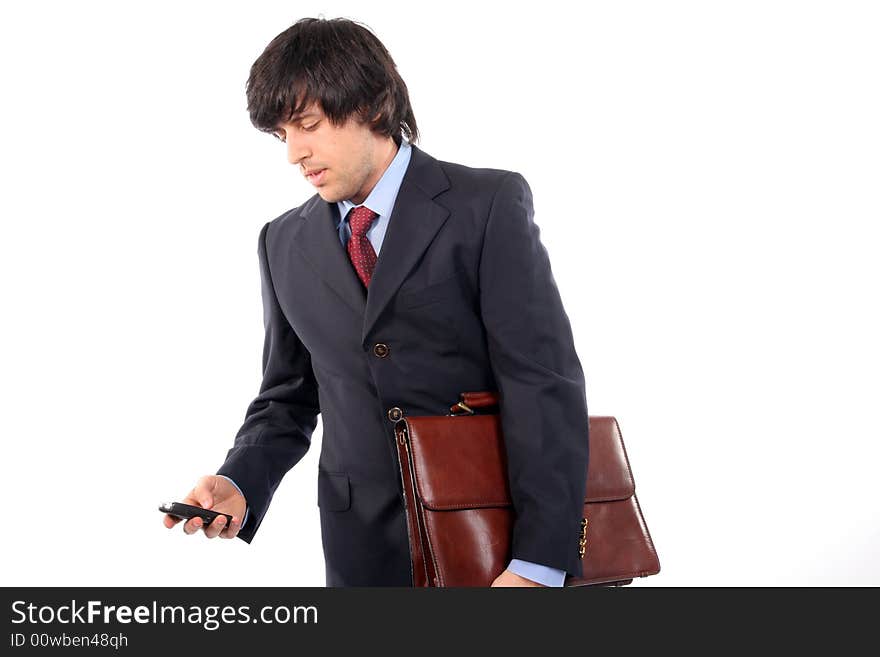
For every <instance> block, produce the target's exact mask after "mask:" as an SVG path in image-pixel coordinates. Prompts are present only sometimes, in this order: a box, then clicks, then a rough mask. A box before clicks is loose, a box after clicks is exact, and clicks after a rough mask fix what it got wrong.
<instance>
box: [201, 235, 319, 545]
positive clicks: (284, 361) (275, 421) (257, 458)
mask: <svg viewBox="0 0 880 657" xmlns="http://www.w3.org/2000/svg"><path fill="white" fill-rule="evenodd" d="M268 228H269V224H266V225H265V226H263V230H262V231H261V232H260V239H259V245H258V254H259V259H260V279H261V293H262V300H263V326H264V328H265V339H264V342H263V380H262V383H261V385H260V391H259V394H258V395H257V397H256V399H254V400H253V401H252V402H251V403H250V405H249V406H248V409H247V412H246V414H245V419H244V423H243V424H242V426H241V428H240V429H239V431H238V434H237V435H236V437H235V441H234V444H233V447H232V449H230V450H229V452H228V453H227V455H226V461H225V463H223V465H222V466H221V467H220V469H219V470H218V471H217V474H219V475H223V476H226V477H229V478H230V479H232V480H233V481H234V482H235V483H236V485H237V486H238V487H239V488H240V489H241V491H242V493H243V494H244V496H245V499H246V500H247V508H248V517H247V519H246V520H247V522H246V523H245V524H244V525H242V528H241V529H240V530H239V533H238V537H239V538H241V539H242V540H244V541H245V542H247V543H250V542H251V541H252V540H253V537H254V534H256V532H257V529H259V527H260V523H261V522H262V521H263V517H264V516H265V515H266V511H267V509H268V508H269V504H270V502H271V501H272V496H273V495H274V493H275V489H276V488H277V487H278V484H279V483H281V479H282V478H283V477H284V475H285V474H286V473H287V472H288V471H289V470H290V469H291V468H292V467H293V466H294V465H295V464H296V463H297V462H298V461H299V460H300V459H301V458H302V457H303V456H304V455H305V453H306V452H307V451H308V449H309V445H310V444H311V436H312V432H313V431H314V430H315V427H316V426H317V422H318V420H317V416H318V413H319V412H320V406H319V402H318V384H317V381H316V380H315V375H314V372H313V370H312V362H311V356H310V354H309V352H308V351H307V350H306V348H305V346H303V344H302V342H301V341H300V339H299V337H298V336H297V335H296V333H295V332H294V330H293V328H292V327H291V326H290V324H289V323H288V321H287V319H286V318H285V316H284V314H283V313H282V311H281V307H280V306H279V304H278V299H277V298H276V296H275V287H274V285H273V283H272V275H271V272H270V271H269V261H268V257H267V246H266V241H267V233H268Z"/></svg>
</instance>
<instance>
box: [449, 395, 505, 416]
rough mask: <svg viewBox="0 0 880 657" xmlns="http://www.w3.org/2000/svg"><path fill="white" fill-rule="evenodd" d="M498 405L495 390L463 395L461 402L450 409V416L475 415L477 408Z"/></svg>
mask: <svg viewBox="0 0 880 657" xmlns="http://www.w3.org/2000/svg"><path fill="white" fill-rule="evenodd" d="M497 404H498V393H497V392H495V391H494V390H481V391H479V392H463V393H461V401H460V402H458V403H457V404H455V405H454V406H451V407H450V408H449V414H450V415H457V414H459V413H466V414H468V415H473V414H474V411H473V409H475V408H486V407H488V406H496V405H497Z"/></svg>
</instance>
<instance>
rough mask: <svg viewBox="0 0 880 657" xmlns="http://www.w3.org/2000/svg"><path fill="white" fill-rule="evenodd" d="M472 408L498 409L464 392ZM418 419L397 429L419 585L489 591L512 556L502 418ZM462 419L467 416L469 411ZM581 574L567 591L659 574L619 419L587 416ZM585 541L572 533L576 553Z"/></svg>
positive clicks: (492, 397) (492, 396)
mask: <svg viewBox="0 0 880 657" xmlns="http://www.w3.org/2000/svg"><path fill="white" fill-rule="evenodd" d="M462 402H463V403H464V404H465V406H466V407H468V408H469V409H480V408H486V407H488V406H492V405H494V404H497V403H498V397H497V394H496V393H494V392H491V391H481V392H477V393H463V394H462ZM463 410H465V409H462V407H460V406H459V405H455V406H452V407H451V408H450V415H439V416H421V417H409V418H404V419H401V420H400V421H398V422H397V424H396V426H395V433H396V436H397V440H396V443H397V451H398V457H399V462H400V474H401V482H402V485H403V489H404V496H405V501H406V515H407V528H408V535H409V541H410V552H411V556H412V562H413V583H414V585H415V586H447V587H448V586H489V585H490V584H491V583H492V581H493V580H494V579H495V577H497V575H498V573H499V572H501V571H502V570H503V569H504V567H505V564H506V563H507V562H508V561H509V559H510V556H511V532H512V528H513V524H514V519H515V510H514V507H513V502H512V499H511V496H510V492H509V482H508V475H507V464H506V456H505V448H504V440H503V436H502V431H501V423H500V421H499V415H498V414H497V413H476V412H475V411H473V410H472V411H471V413H472V414H466V415H456V414H454V413H456V412H462V411H463ZM465 412H467V411H466V410H465ZM589 436H590V458H589V465H588V467H587V493H586V496H585V499H584V502H583V515H584V518H586V520H587V526H586V532H585V537H586V544H585V549H584V554H583V557H581V562H582V571H583V575H582V576H574V575H571V574H569V575H567V576H566V579H565V586H589V585H597V584H602V585H610V584H617V585H622V584H628V583H630V582H631V581H632V579H633V578H635V577H646V576H649V575H655V574H657V573H658V572H660V561H659V558H658V556H657V551H656V550H655V548H654V543H653V541H652V540H651V535H650V533H649V531H648V527H647V524H646V523H645V519H644V517H643V515H642V512H641V508H640V507H639V502H638V498H637V497H636V491H635V481H634V480H633V476H632V470H631V468H630V465H629V460H628V458H627V454H626V448H625V447H624V444H623V437H622V435H621V432H620V426H619V424H618V422H617V420H616V419H615V418H614V417H605V416H595V417H594V416H590V417H589ZM580 538H581V537H580V535H574V534H573V535H572V537H571V550H572V552H573V553H578V552H579V548H580Z"/></svg>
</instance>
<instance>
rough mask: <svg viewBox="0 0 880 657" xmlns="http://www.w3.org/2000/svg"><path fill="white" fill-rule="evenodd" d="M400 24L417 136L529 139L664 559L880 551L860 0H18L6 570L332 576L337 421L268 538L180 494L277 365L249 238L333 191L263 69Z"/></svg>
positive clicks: (761, 563) (58, 577) (800, 562)
mask: <svg viewBox="0 0 880 657" xmlns="http://www.w3.org/2000/svg"><path fill="white" fill-rule="evenodd" d="M317 15H323V16H324V17H326V18H332V17H335V16H347V17H350V18H354V19H356V20H358V21H361V22H363V23H366V24H367V25H368V26H369V27H371V28H372V29H373V30H374V31H375V32H376V34H377V35H378V36H379V38H380V39H381V40H382V41H383V42H384V43H385V45H386V46H387V48H388V49H389V51H390V52H391V54H392V56H393V57H394V59H395V61H396V63H397V65H398V68H399V70H400V72H401V74H402V75H403V78H404V80H405V81H406V82H407V84H408V86H409V90H410V94H411V100H412V103H413V106H414V109H415V113H416V117H417V121H418V125H419V128H420V129H421V131H422V136H423V138H422V141H421V144H420V145H421V146H422V148H423V149H424V150H425V151H427V152H428V153H430V154H431V155H433V156H435V157H438V158H440V159H444V160H449V161H453V162H460V163H462V164H467V165H471V166H489V167H496V168H504V169H511V170H516V171H519V172H521V173H522V174H523V175H524V176H525V177H526V179H527V180H528V181H529V183H530V184H531V187H532V190H533V192H534V198H535V208H536V215H535V221H536V223H537V224H538V226H539V227H540V228H541V238H542V241H543V243H544V245H545V246H546V248H547V250H548V251H549V253H550V257H551V262H552V265H553V271H554V275H555V277H556V281H557V284H558V286H559V289H560V292H561V294H562V297H563V301H564V303H565V307H566V310H567V312H568V315H569V318H570V320H571V323H572V328H573V330H574V337H575V342H576V347H577V350H578V353H579V355H580V359H581V362H582V365H583V367H584V371H585V375H586V379H587V399H588V405H589V410H590V413H591V414H593V415H615V416H617V418H618V419H619V421H620V423H621V427H622V429H623V435H624V439H625V441H626V444H627V447H628V450H629V455H630V460H631V465H632V468H633V471H634V474H635V478H636V482H637V492H638V494H639V499H640V501H641V504H642V509H643V511H644V514H645V517H646V519H647V522H648V526H649V528H650V530H651V533H652V536H653V539H654V541H655V544H656V547H657V550H658V552H659V555H660V560H661V564H662V571H661V573H660V574H659V575H657V576H656V577H650V578H647V579H645V580H637V582H636V583H635V585H637V586H659V585H665V586H679V585H696V586H703V585H734V586H737V585H837V584H843V585H863V584H873V585H878V584H880V560H878V559H877V554H878V550H880V514H878V511H877V493H876V491H877V487H876V484H875V478H876V471H877V461H878V457H880V444H878V442H880V441H878V439H880V432H878V427H880V422H878V419H877V416H876V414H875V408H876V405H877V392H878V366H880V352H878V347H877V336H878V331H880V322H878V311H877V280H878V274H880V271H878V269H880V268H878V265H877V249H878V242H877V239H876V235H875V228H876V224H877V222H878V219H880V199H878V180H880V157H878V153H880V129H878V125H880V122H878V120H877V117H878V116H880V92H878V68H880V67H878V62H880V41H878V39H877V34H878V31H880V21H878V9H877V8H876V5H875V4H874V3H870V2H864V3H857V2H772V1H767V0H763V1H761V2H748V1H743V0H740V1H738V2H723V3H722V2H697V1H695V2H663V3H659V2H622V1H620V2H613V3H606V2H584V3H574V2H571V3H566V2H542V3H529V4H527V5H516V4H512V3H508V2H506V3H488V2H479V3H477V2H461V3H454V2H445V3H442V4H441V5H437V4H435V5H434V6H433V7H426V8H423V7H422V6H420V5H418V4H414V3H412V2H400V3H391V2H388V3H382V2H373V3H369V4H365V3H361V2H357V3H355V2H324V3H321V2H298V3H291V2H271V3H270V2H263V3H258V2H252V3H246V4H245V3H219V2H188V3H179V2H151V3H149V4H147V3H142V4H140V5H137V4H135V3H130V2H126V3H117V2H76V3H67V2H52V3H49V2H30V3H26V4H25V3H14V4H12V3H10V4H7V3H4V4H3V5H2V9H0V74H2V85H3V86H2V92H0V93H2V105H0V107H2V113H3V114H2V122H0V131H2V134H0V144H2V148H0V176H2V178H0V179H2V188H3V190H2V194H0V217H2V236H0V237H2V239H0V281H2V283H0V284H2V286H3V296H2V298H3V304H2V312H3V320H2V343H0V350H2V352H0V356H2V362H0V370H2V383H0V385H2V388H0V394H2V397H0V399H2V412H3V427H2V437H3V443H4V452H3V458H2V462H0V469H2V471H0V475H2V486H3V489H2V493H3V499H4V501H5V504H4V507H3V508H4V514H3V519H4V523H3V525H4V530H3V539H2V541H3V550H2V551H3V558H2V560H0V580H2V584H4V585H285V586H287V585H315V586H323V585H324V567H323V558H322V552H321V541H320V531H319V521H318V509H317V506H316V498H317V487H316V475H317V457H318V454H319V452H320V440H321V425H320V424H319V425H318V429H317V430H316V431H315V434H314V437H313V445H312V449H311V450H310V452H309V453H308V454H307V455H306V457H305V459H304V460H303V461H301V462H300V464H299V465H297V466H296V467H295V468H294V469H293V470H292V471H291V472H289V473H288V475H287V476H286V477H285V479H284V481H283V483H282V485H281V486H280V488H279V490H278V492H277V494H276V496H275V499H274V502H273V504H272V506H271V508H270V510H269V513H268V515H267V517H266V519H265V521H264V522H263V525H262V527H261V529H260V531H259V532H258V534H257V536H256V538H255V540H254V542H253V543H252V544H251V545H247V544H245V543H244V542H243V541H240V540H234V541H229V540H222V539H214V540H207V539H206V538H205V537H204V535H203V534H202V533H199V534H198V535H195V536H185V535H184V534H183V532H182V531H181V530H180V526H178V527H176V528H175V529H173V530H168V529H166V528H165V527H164V526H163V525H162V514H161V513H159V512H158V510H157V506H158V504H159V503H160V502H162V501H165V500H167V499H180V498H181V497H183V496H184V495H185V494H186V493H187V491H189V489H190V488H191V487H192V485H193V484H194V483H195V482H196V480H197V479H198V477H199V476H201V475H203V474H210V473H214V472H216V470H217V468H218V466H219V465H220V464H221V463H222V462H223V460H224V458H225V455H226V451H227V450H228V449H229V447H231V445H232V440H233V437H234V435H235V433H236V432H237V430H238V427H239V426H240V424H241V422H242V420H243V418H244V412H245V409H246V407H247V405H248V404H249V403H250V401H251V400H252V399H253V397H254V396H255V395H256V393H257V390H258V387H259V383H260V359H261V350H262V342H263V326H262V309H261V301H260V293H259V286H260V282H259V271H258V260H257V236H258V234H259V230H260V228H261V227H262V225H263V224H264V223H265V222H266V221H268V220H269V219H271V218H274V217H275V216H277V215H278V214H280V213H281V212H283V211H285V210H287V209H289V208H291V207H294V206H296V205H299V204H300V203H302V202H303V201H304V200H305V199H306V198H308V196H310V195H311V194H312V192H313V190H312V189H311V188H310V187H309V186H308V184H307V183H306V182H305V181H304V180H303V179H302V177H301V175H300V174H299V173H298V172H297V170H296V169H295V168H293V167H291V166H290V165H289V164H287V162H286V159H285V152H284V146H283V145H282V144H281V143H280V142H278V141H276V140H275V139H273V138H272V137H270V136H268V135H265V134H262V133H259V132H257V131H256V130H255V129H253V127H252V126H251V125H250V123H249V120H248V117H247V113H246V110H245V106H246V100H245V95H244V83H245V81H246V79H247V75H248V70H249V68H250V65H251V63H252V62H253V61H254V59H256V57H257V56H259V54H260V52H261V51H262V49H263V48H264V47H265V45H266V44H267V43H268V42H269V41H270V40H271V38H272V37H274V36H275V35H276V34H278V33H279V32H281V31H283V30H284V29H286V27H288V26H289V25H290V24H291V23H293V22H294V21H295V20H297V19H298V18H301V17H304V16H317Z"/></svg>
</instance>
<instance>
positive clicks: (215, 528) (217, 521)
mask: <svg viewBox="0 0 880 657" xmlns="http://www.w3.org/2000/svg"><path fill="white" fill-rule="evenodd" d="M225 527H226V516H217V517H216V518H214V520H212V521H211V524H210V525H208V526H207V527H205V536H207V537H208V538H217V535H218V534H219V533H220V532H221V531H223V529H225Z"/></svg>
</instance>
